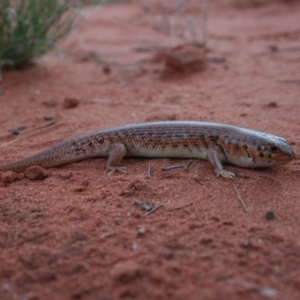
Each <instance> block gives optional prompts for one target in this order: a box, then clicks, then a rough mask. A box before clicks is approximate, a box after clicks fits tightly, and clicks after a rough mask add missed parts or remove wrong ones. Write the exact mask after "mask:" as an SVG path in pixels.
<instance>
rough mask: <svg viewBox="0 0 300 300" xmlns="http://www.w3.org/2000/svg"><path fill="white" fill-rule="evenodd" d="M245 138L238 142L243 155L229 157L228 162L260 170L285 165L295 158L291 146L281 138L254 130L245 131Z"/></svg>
mask: <svg viewBox="0 0 300 300" xmlns="http://www.w3.org/2000/svg"><path fill="white" fill-rule="evenodd" d="M245 136H246V138H245V139H242V140H241V139H239V142H238V148H239V151H241V152H242V153H243V155H235V156H233V157H230V159H229V162H233V163H234V164H237V165H239V166H241V167H247V168H262V167H272V166H277V165H282V164H286V163H288V162H290V161H291V160H293V159H294V158H295V153H294V151H293V149H292V147H291V145H290V144H289V142H288V141H287V140H286V139H284V138H282V137H278V136H275V135H272V134H269V133H264V132H258V131H254V130H247V131H245Z"/></svg>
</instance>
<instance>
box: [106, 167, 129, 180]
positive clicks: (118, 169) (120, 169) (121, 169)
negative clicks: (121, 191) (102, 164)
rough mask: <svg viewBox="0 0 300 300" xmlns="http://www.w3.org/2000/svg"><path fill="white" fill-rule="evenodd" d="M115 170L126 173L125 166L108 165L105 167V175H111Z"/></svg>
mask: <svg viewBox="0 0 300 300" xmlns="http://www.w3.org/2000/svg"><path fill="white" fill-rule="evenodd" d="M115 171H118V172H122V173H126V167H117V166H109V167H107V169H106V172H108V175H107V176H108V177H109V176H111V175H112V174H113V173H114V172H115Z"/></svg>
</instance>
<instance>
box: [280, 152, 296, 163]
mask: <svg viewBox="0 0 300 300" xmlns="http://www.w3.org/2000/svg"><path fill="white" fill-rule="evenodd" d="M294 159H297V158H296V155H295V153H294V151H293V150H291V152H290V153H285V155H280V156H278V157H275V160H276V161H277V162H278V163H279V164H287V163H289V162H290V161H292V160H294Z"/></svg>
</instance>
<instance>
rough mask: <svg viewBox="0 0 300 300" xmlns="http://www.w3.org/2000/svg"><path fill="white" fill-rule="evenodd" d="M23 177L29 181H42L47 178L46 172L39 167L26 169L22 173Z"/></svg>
mask: <svg viewBox="0 0 300 300" xmlns="http://www.w3.org/2000/svg"><path fill="white" fill-rule="evenodd" d="M24 174H25V177H27V178H28V179H30V180H42V179H44V178H46V177H48V174H47V171H46V170H45V169H43V168H42V167H40V166H33V167H30V168H27V169H26V170H25V172H24Z"/></svg>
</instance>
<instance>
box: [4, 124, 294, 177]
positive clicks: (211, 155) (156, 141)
mask: <svg viewBox="0 0 300 300" xmlns="http://www.w3.org/2000/svg"><path fill="white" fill-rule="evenodd" d="M124 156H130V157H148V158H196V159H206V160H208V161H209V163H210V164H211V165H212V166H213V168H214V171H215V173H216V175H217V176H222V177H224V178H232V177H234V176H235V174H234V173H232V172H229V171H227V170H225V169H224V167H223V164H222V163H230V164H233V165H236V166H239V167H244V168H259V167H271V166H277V165H281V164H286V163H288V162H290V161H292V160H293V159H294V158H295V153H294V151H293V149H292V148H291V145H290V144H289V143H288V141H287V140H286V139H284V138H282V137H279V136H276V135H273V134H270V133H265V132H261V131H256V130H252V129H247V128H242V127H237V126H233V125H226V124H220V123H212V122H198V121H161V122H146V123H138V124H129V125H123V126H119V127H114V128H109V129H104V130H99V131H94V132H90V133H87V134H83V135H80V136H77V137H74V138H71V139H68V140H65V141H62V142H60V143H58V144H56V145H54V146H52V147H50V148H48V149H45V150H43V151H41V152H39V153H37V154H34V155H32V156H29V157H27V158H24V159H21V160H19V161H16V162H13V163H8V164H4V165H1V166H0V171H7V170H11V171H14V172H17V173H19V172H23V171H24V170H25V169H26V168H28V167H31V166H36V165H37V166H41V167H43V168H51V167H55V166H59V165H63V164H67V163H72V162H76V161H80V160H83V159H87V158H92V157H108V159H107V161H106V169H107V170H108V171H110V173H112V172H114V171H120V172H126V168H125V167H123V166H120V163H121V160H122V158H123V157H124Z"/></svg>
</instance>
